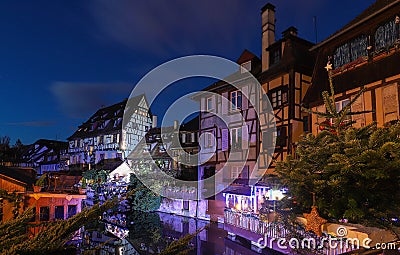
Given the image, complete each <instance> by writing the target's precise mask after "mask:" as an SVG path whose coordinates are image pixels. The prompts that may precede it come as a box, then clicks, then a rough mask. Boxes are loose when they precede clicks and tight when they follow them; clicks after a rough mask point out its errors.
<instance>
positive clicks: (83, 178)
mask: <svg viewBox="0 0 400 255" xmlns="http://www.w3.org/2000/svg"><path fill="white" fill-rule="evenodd" d="M86 186H87V183H86V178H85V177H82V189H86Z"/></svg>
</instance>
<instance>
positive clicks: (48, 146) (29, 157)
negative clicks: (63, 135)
mask: <svg viewBox="0 0 400 255" xmlns="http://www.w3.org/2000/svg"><path fill="white" fill-rule="evenodd" d="M67 148H68V143H67V142H63V141H57V140H47V139H39V140H37V141H36V142H34V143H33V144H30V145H27V146H25V150H24V152H23V154H22V160H23V161H24V162H27V163H33V164H43V163H52V162H57V161H58V160H59V156H60V154H61V153H62V151H64V150H67Z"/></svg>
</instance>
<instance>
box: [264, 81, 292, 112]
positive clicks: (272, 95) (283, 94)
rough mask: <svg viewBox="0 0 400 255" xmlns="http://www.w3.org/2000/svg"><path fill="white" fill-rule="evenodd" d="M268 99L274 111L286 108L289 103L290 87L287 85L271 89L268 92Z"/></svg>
mask: <svg viewBox="0 0 400 255" xmlns="http://www.w3.org/2000/svg"><path fill="white" fill-rule="evenodd" d="M268 99H269V100H270V103H271V106H272V109H278V108H281V107H283V106H285V105H286V104H288V102H289V93H288V86H287V85H285V86H283V87H278V88H274V89H271V90H270V91H268ZM274 99H275V100H274ZM264 107H265V105H264V104H263V108H264ZM265 108H266V107H265ZM264 110H266V109H264Z"/></svg>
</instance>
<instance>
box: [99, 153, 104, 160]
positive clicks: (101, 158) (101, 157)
mask: <svg viewBox="0 0 400 255" xmlns="http://www.w3.org/2000/svg"><path fill="white" fill-rule="evenodd" d="M99 157H100V159H99V161H102V160H104V153H101V154H100V155H99Z"/></svg>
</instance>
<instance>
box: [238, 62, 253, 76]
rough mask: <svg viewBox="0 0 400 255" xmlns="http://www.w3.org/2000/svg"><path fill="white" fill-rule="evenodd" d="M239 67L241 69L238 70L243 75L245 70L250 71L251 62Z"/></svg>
mask: <svg viewBox="0 0 400 255" xmlns="http://www.w3.org/2000/svg"><path fill="white" fill-rule="evenodd" d="M240 66H241V68H240V72H241V73H244V72H245V71H246V70H247V71H251V60H249V61H247V62H244V63H243V64H241V65H240Z"/></svg>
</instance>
